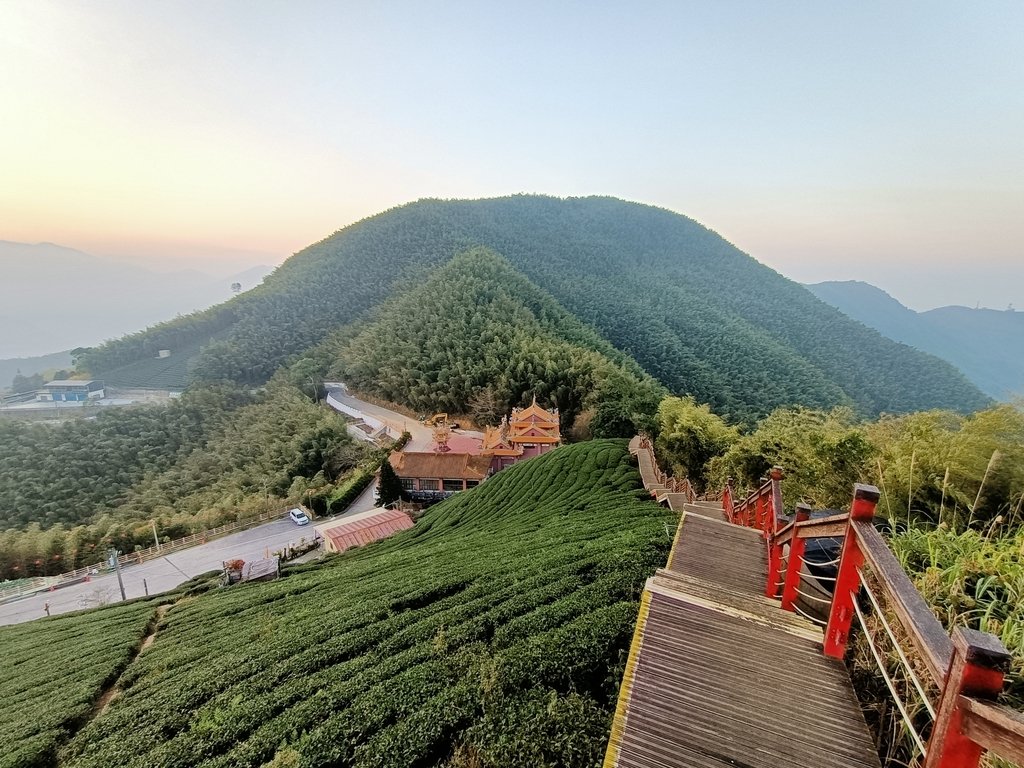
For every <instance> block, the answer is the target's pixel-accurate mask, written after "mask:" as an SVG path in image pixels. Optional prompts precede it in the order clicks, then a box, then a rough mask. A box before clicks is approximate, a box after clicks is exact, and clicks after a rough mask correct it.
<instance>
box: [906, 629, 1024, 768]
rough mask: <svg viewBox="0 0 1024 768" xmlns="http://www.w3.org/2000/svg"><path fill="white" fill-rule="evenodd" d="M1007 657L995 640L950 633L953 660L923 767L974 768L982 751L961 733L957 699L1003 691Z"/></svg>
mask: <svg viewBox="0 0 1024 768" xmlns="http://www.w3.org/2000/svg"><path fill="white" fill-rule="evenodd" d="M1009 663H1010V654H1009V652H1007V650H1006V648H1005V647H1004V646H1003V644H1002V643H1001V642H1000V641H999V638H997V637H995V636H994V635H990V634H987V633H985V632H979V631H977V630H976V629H964V628H963V627H957V628H956V630H954V632H953V658H952V659H951V660H950V662H949V670H948V671H947V672H946V680H945V682H944V684H943V687H942V696H941V697H940V698H939V707H938V709H937V710H936V712H935V726H934V727H933V728H932V735H931V738H929V739H928V751H927V756H926V757H925V762H924V768H978V763H979V761H980V760H981V755H982V752H984V750H983V749H982V747H981V745H980V744H977V743H976V742H974V741H972V740H971V739H970V738H969V737H967V736H965V735H964V733H963V712H962V711H961V710H960V707H959V698H960V696H971V697H972V698H979V699H995V698H996V697H997V696H998V695H999V692H1000V691H1001V690H1002V689H1003V672H1004V671H1005V670H1006V668H1007V667H1008V666H1009Z"/></svg>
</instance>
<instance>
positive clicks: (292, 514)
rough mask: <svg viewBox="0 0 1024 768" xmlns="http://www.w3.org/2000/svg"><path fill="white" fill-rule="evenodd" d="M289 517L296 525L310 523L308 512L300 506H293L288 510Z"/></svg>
mask: <svg viewBox="0 0 1024 768" xmlns="http://www.w3.org/2000/svg"><path fill="white" fill-rule="evenodd" d="M288 518H289V519H290V520H291V521H292V522H293V523H295V524H296V525H309V518H308V517H307V516H306V513H305V512H303V511H302V510H301V509H299V508H298V507H293V508H292V509H290V510H289V511H288Z"/></svg>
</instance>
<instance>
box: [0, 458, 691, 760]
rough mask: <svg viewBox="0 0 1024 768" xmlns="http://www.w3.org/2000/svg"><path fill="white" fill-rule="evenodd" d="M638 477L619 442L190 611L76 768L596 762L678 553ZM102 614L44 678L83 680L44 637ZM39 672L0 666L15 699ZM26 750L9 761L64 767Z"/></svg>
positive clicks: (8, 702)
mask: <svg viewBox="0 0 1024 768" xmlns="http://www.w3.org/2000/svg"><path fill="white" fill-rule="evenodd" d="M638 485H639V477H638V475H637V473H636V470H635V468H634V467H633V466H632V465H631V460H630V457H629V454H628V452H627V450H626V444H625V442H624V441H618V440H611V441H594V442H590V443H582V444H578V445H573V446H568V447H564V448H560V449H559V450H557V451H554V452H553V453H551V454H548V455H546V456H543V457H541V458H538V459H534V460H531V461H528V462H525V463H523V464H520V465H517V466H515V467H513V468H511V469H509V470H506V471H505V472H503V473H501V474H499V475H498V476H496V477H495V478H493V479H492V480H490V481H488V482H487V483H484V484H483V485H482V486H480V487H479V488H478V489H476V490H473V491H469V492H467V493H464V494H461V495H459V496H457V497H454V498H452V499H450V500H448V501H446V502H445V503H443V504H440V505H438V506H436V507H434V508H432V509H431V510H430V511H429V512H428V513H427V514H426V515H424V517H422V518H421V519H420V520H419V521H418V522H417V524H416V526H415V527H414V528H412V529H411V530H409V531H406V532H403V533H401V534H398V535H397V536H395V537H393V538H392V539H389V540H388V541H385V542H380V543H378V544H375V545H371V546H369V547H365V548H363V549H360V550H357V551H354V552H351V553H347V554H344V555H341V556H338V557H336V558H334V559H332V560H331V561H329V562H328V563H326V564H322V565H310V566H300V567H297V568H292V569H289V570H288V571H286V575H285V578H283V579H282V580H280V581H278V582H273V583H270V584H264V585H244V586H236V587H231V588H228V589H218V590H215V591H212V592H208V593H206V594H203V595H199V596H195V597H188V598H185V599H179V600H178V601H177V602H176V603H175V604H174V605H173V606H172V607H171V608H170V610H169V611H167V612H166V614H164V616H163V618H162V619H161V620H160V624H159V631H158V633H157V635H156V638H155V642H154V643H153V644H152V646H151V647H149V648H148V649H147V650H145V651H144V652H143V653H142V654H141V655H140V656H139V657H138V658H137V659H136V660H135V661H134V662H132V663H131V664H130V665H129V666H128V668H127V669H126V670H125V672H124V674H123V675H122V676H121V678H120V680H119V682H118V685H119V687H120V688H121V689H122V693H121V694H120V695H119V696H118V697H117V698H115V699H114V701H113V703H112V705H111V706H110V707H109V709H107V710H106V711H105V712H104V713H103V714H101V715H99V716H97V717H95V718H94V719H92V720H91V721H90V722H88V723H87V724H85V725H84V726H82V727H81V728H80V729H79V730H78V731H77V733H75V734H74V735H71V736H69V737H68V739H67V740H66V741H65V743H64V744H63V746H62V747H61V749H60V754H59V764H60V765H61V766H68V767H74V768H84V767H85V766H104V767H106V766H111V765H117V766H138V767H140V768H141V766H154V765H159V766H166V767H167V768H173V767H182V768H183V767H184V766H196V765H198V766H205V767H206V768H214V767H215V766H217V767H222V768H227V767H228V766H252V767H253V768H257V767H259V766H279V767H283V766H304V767H306V766H309V767H312V766H367V767H369V766H375V767H377V768H384V767H385V766H394V767H396V768H397V767H398V766H447V767H448V768H463V767H466V768H468V767H469V766H480V767H481V768H483V767H485V766H523V765H530V766H594V765H598V764H599V763H600V760H601V758H602V756H603V752H604V746H605V742H606V740H607V736H608V729H609V726H610V723H611V717H612V714H613V711H614V707H615V698H616V695H617V691H618V685H619V679H620V677H621V674H622V668H623V666H624V664H625V659H626V654H627V651H628V646H629V642H630V639H631V636H632V631H633V624H634V621H635V615H636V609H637V603H638V600H639V597H640V593H641V590H642V587H643V584H644V580H645V579H646V578H647V576H649V575H650V574H651V573H653V571H654V569H655V568H657V567H658V566H660V565H661V564H663V563H664V561H665V556H666V553H667V550H668V546H669V541H668V537H667V535H666V525H665V524H666V523H667V522H670V519H671V518H670V517H669V516H670V515H671V513H668V512H666V511H665V510H663V509H662V508H660V507H658V506H657V505H655V504H653V503H651V502H649V501H645V500H642V499H643V498H644V494H643V492H642V491H638V490H637V488H638ZM129 608H131V606H129ZM125 610H127V608H126V609H125ZM140 610H142V609H141V608H140ZM151 613H152V611H151V609H150V613H149V614H147V615H151ZM104 615H105V614H104V613H102V612H101V613H97V614H95V616H96V617H102V616H104ZM106 615H111V616H112V615H113V614H110V613H107V614H106ZM95 620H96V619H93V618H92V616H89V615H85V616H82V617H79V618H76V619H68V620H67V622H66V623H65V624H64V625H63V626H60V627H58V625H57V623H56V622H53V621H50V622H39V623H38V627H39V629H38V630H37V632H38V634H37V635H36V641H37V642H38V643H39V646H38V649H37V650H38V652H39V654H40V655H41V656H42V655H50V653H53V654H54V655H53V657H52V659H51V661H50V663H49V676H48V677H47V678H46V680H45V685H48V686H53V688H52V689H56V690H60V689H61V688H62V686H69V687H70V686H72V685H78V682H77V676H78V675H79V667H78V666H77V665H76V664H75V663H74V656H73V654H71V653H69V649H65V650H59V654H60V658H57V655H56V654H57V652H58V651H51V650H50V648H51V647H53V646H51V645H50V643H49V641H48V640H47V639H46V637H45V634H46V632H47V630H49V629H50V628H51V627H52V635H53V638H54V640H56V638H58V637H60V636H62V635H61V633H69V632H70V631H72V630H71V629H70V625H71V624H72V622H83V625H84V624H85V623H87V622H90V621H95ZM139 620H140V621H141V622H142V623H143V624H144V623H145V621H146V619H145V616H140V619H139ZM16 631H22V632H24V631H25V630H23V629H20V628H19V630H16ZM111 631H112V632H114V628H113V627H112V628H111ZM117 631H118V632H119V633H120V635H121V636H122V637H125V638H128V637H130V638H135V639H137V638H138V637H139V632H138V631H137V630H132V631H129V630H128V629H127V628H124V627H122V628H121V629H119V630H117ZM10 637H11V634H10V633H9V631H0V647H4V648H6V647H7V644H8V642H9V638H10ZM32 668H33V669H34V668H35V667H32ZM22 674H23V672H22V670H21V669H20V668H19V667H8V662H7V659H0V676H2V677H3V678H4V680H5V685H4V690H5V692H7V691H8V690H11V689H12V684H8V683H7V682H6V680H7V679H8V678H12V679H13V681H14V682H13V690H15V691H21V692H24V691H25V690H26V683H25V682H23V681H22ZM52 689H51V690H52ZM33 701H34V699H31V698H29V697H28V696H26V695H24V694H16V695H14V696H7V697H5V699H4V701H3V703H2V705H0V707H2V709H3V714H2V718H3V720H2V721H0V723H3V724H7V723H13V724H14V725H16V726H17V727H20V728H22V729H23V730H22V731H19V732H21V733H28V731H25V730H24V728H25V727H26V721H30V720H31V717H32V715H33V713H32V712H29V711H28V710H29V709H31V708H32V707H33V706H37V705H35V704H32V703H31V702H33ZM34 714H35V715H38V711H36V712H35V713H34ZM4 730H5V731H6V728H5V729H4ZM25 756H26V757H25V758H24V759H22V760H21V762H19V763H10V762H8V763H3V760H2V759H0V764H5V765H24V766H29V765H51V764H54V763H53V762H52V761H51V760H50V759H49V756H48V754H47V752H46V751H45V750H43V749H40V750H39V751H38V760H37V761H35V762H33V761H32V760H31V759H28V758H27V753H25Z"/></svg>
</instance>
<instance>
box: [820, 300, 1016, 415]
mask: <svg viewBox="0 0 1024 768" xmlns="http://www.w3.org/2000/svg"><path fill="white" fill-rule="evenodd" d="M807 288H808V290H810V291H811V292H812V293H813V294H814V295H815V296H817V297H818V298H819V299H821V300H822V301H824V302H825V303H826V304H831V305H832V306H833V307H835V308H837V309H838V310H839V311H841V312H843V313H844V314H846V315H848V316H850V317H852V318H853V319H854V320H859V321H860V322H862V323H864V325H866V326H868V327H869V328H874V329H875V330H876V331H878V332H879V333H881V334H882V335H883V336H887V337H889V338H890V339H893V340H895V341H900V342H903V343H904V344H908V345H909V346H912V347H916V348H917V349H920V350H921V351H923V352H930V353H931V354H933V355H935V356H937V357H941V358H942V359H944V360H948V361H949V362H951V363H953V365H955V366H956V367H958V368H959V369H960V370H961V371H963V372H964V374H965V375H966V376H967V378H968V379H970V380H971V381H972V382H974V383H975V384H976V385H977V386H978V388H979V389H980V390H982V391H983V392H985V393H986V394H988V395H991V396H992V397H995V398H997V399H1000V400H1007V399H1010V398H1012V397H1014V396H1017V397H1020V396H1024V312H1015V311H1013V310H1009V309H1008V310H996V309H970V308H968V307H939V308H938V309H932V310H929V311H927V312H915V311H914V310H912V309H909V308H907V307H905V306H903V305H902V304H901V303H900V302H899V301H897V300H896V299H894V298H893V297H892V296H890V295H889V294H888V293H886V292H885V291H883V290H882V289H881V288H876V287H875V286H873V285H870V284H868V283H863V282H859V281H855V280H848V281H842V282H825V283H817V284H814V285H808V286H807Z"/></svg>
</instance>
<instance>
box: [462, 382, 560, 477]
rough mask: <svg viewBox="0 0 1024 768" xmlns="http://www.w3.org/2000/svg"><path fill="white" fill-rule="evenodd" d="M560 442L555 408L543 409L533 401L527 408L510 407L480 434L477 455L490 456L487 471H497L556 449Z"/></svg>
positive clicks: (535, 399)
mask: <svg viewBox="0 0 1024 768" xmlns="http://www.w3.org/2000/svg"><path fill="white" fill-rule="evenodd" d="M561 442H562V432H561V429H560V428H559V426H558V409H557V408H554V409H552V410H550V411H549V410H546V409H544V408H541V407H540V406H539V405H537V398H534V399H533V403H532V404H531V405H530V406H529V407H527V408H513V409H512V415H511V416H510V417H506V418H503V419H502V420H501V424H500V425H499V426H497V427H487V429H486V431H485V432H484V438H483V444H482V445H481V447H480V455H481V456H489V457H491V469H492V470H493V471H495V472H498V471H500V470H502V469H504V468H505V467H508V466H511V465H512V464H515V463H516V462H517V461H521V460H523V459H530V458H533V457H534V456H540V455H541V454H542V453H547V452H548V451H550V450H551V449H552V448H557V447H558V446H559V445H560V444H561Z"/></svg>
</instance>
